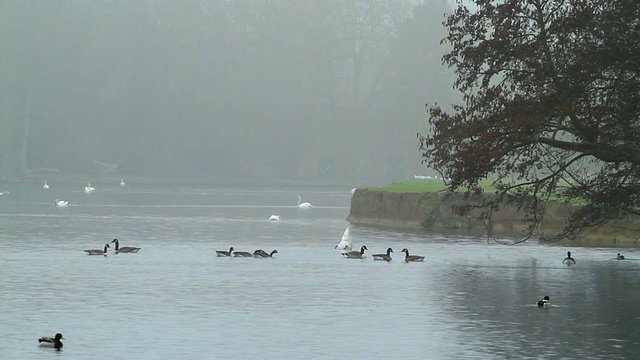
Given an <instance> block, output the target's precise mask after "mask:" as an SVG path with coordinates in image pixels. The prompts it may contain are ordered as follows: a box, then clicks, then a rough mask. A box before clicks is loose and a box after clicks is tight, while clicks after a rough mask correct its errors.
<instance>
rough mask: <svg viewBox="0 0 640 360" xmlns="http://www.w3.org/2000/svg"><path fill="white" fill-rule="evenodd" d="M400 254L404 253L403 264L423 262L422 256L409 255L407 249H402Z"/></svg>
mask: <svg viewBox="0 0 640 360" xmlns="http://www.w3.org/2000/svg"><path fill="white" fill-rule="evenodd" d="M401 252H403V253H405V255H404V261H405V262H416V261H423V260H424V256H418V255H409V249H407V248H404V249H402V251H401Z"/></svg>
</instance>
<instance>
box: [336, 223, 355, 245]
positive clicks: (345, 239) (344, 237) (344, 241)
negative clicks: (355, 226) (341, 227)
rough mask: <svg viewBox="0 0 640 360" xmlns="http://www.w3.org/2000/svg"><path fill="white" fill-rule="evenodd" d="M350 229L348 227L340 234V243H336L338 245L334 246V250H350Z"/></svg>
mask: <svg viewBox="0 0 640 360" xmlns="http://www.w3.org/2000/svg"><path fill="white" fill-rule="evenodd" d="M350 228H351V227H350V226H347V230H345V231H344V233H343V234H342V240H341V241H340V243H338V245H336V247H335V248H334V249H340V250H351V248H352V246H353V244H352V242H351V230H349V229H350Z"/></svg>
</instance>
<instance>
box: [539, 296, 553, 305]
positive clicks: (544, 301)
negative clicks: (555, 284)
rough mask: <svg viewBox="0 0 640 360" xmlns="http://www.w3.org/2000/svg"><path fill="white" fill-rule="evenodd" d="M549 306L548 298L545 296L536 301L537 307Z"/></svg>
mask: <svg viewBox="0 0 640 360" xmlns="http://www.w3.org/2000/svg"><path fill="white" fill-rule="evenodd" d="M550 305H551V301H550V300H549V297H548V296H545V297H543V298H542V299H540V300H538V306H539V307H543V306H550Z"/></svg>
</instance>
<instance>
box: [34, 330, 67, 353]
mask: <svg viewBox="0 0 640 360" xmlns="http://www.w3.org/2000/svg"><path fill="white" fill-rule="evenodd" d="M61 339H64V337H63V336H62V334H60V333H57V334H56V335H55V336H54V337H46V336H43V337H41V338H40V339H38V343H40V346H43V347H52V348H54V349H56V350H60V349H61V348H62V341H60V340H61Z"/></svg>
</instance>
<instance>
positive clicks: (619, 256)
mask: <svg viewBox="0 0 640 360" xmlns="http://www.w3.org/2000/svg"><path fill="white" fill-rule="evenodd" d="M616 260H624V255H620V253H618V256H616Z"/></svg>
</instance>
